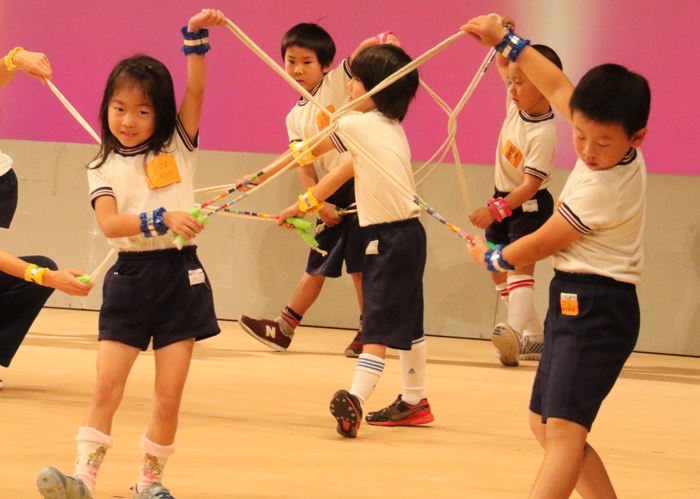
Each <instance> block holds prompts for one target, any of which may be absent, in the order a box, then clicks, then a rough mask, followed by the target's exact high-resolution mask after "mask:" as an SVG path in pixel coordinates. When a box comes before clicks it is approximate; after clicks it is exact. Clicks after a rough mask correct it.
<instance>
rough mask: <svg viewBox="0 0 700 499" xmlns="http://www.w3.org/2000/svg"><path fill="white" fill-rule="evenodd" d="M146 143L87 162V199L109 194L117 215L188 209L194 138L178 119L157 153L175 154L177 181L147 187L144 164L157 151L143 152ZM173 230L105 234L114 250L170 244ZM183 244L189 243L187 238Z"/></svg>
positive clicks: (191, 195)
mask: <svg viewBox="0 0 700 499" xmlns="http://www.w3.org/2000/svg"><path fill="white" fill-rule="evenodd" d="M147 148H148V144H147V143H144V144H141V145H139V146H136V147H133V148H121V149H119V150H117V151H113V152H111V153H110V154H109V157H108V158H107V161H105V163H104V164H103V165H102V166H100V167H99V168H94V166H95V165H96V164H97V163H98V161H97V160H96V161H94V162H93V163H91V164H90V165H89V166H88V184H89V186H90V199H91V202H92V204H93V207H94V205H95V200H96V199H97V198H99V197H101V196H111V197H113V198H114V199H115V200H116V202H117V212H118V213H119V214H120V215H139V214H141V213H144V212H149V211H153V210H156V209H158V208H160V207H163V208H165V209H166V210H167V211H184V212H189V211H190V210H191V209H192V208H193V207H194V175H195V169H196V164H197V140H195V141H194V142H192V141H190V139H189V137H188V136H187V132H186V131H185V129H184V128H183V126H182V124H181V123H180V120H179V119H178V120H177V125H176V132H175V134H173V137H172V140H171V142H170V144H169V145H166V147H165V149H164V151H162V152H161V153H160V154H171V155H173V156H174V158H175V163H176V165H177V169H178V172H179V174H180V178H181V181H180V182H177V183H174V184H171V185H168V186H167V187H162V188H160V189H149V187H148V178H147V175H146V164H147V163H149V162H150V161H151V160H153V159H154V158H155V157H156V156H158V155H159V154H154V153H153V152H150V153H148V154H145V150H146V149H147ZM173 237H174V236H173V234H172V232H171V231H168V233H167V234H165V235H163V236H157V237H150V238H146V237H145V236H144V235H143V234H139V235H136V236H130V237H117V238H109V239H108V242H109V245H110V246H112V248H114V249H116V250H118V251H151V250H161V249H167V248H174V247H175V245H174V244H173ZM187 244H191V243H190V242H188V243H187Z"/></svg>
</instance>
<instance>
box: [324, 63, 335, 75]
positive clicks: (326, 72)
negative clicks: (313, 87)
mask: <svg viewBox="0 0 700 499" xmlns="http://www.w3.org/2000/svg"><path fill="white" fill-rule="evenodd" d="M332 65H333V62H332V61H331V63H330V64H328V65H326V66H321V72H322V73H323V74H324V75H325V74H328V71H330V70H331V66H332Z"/></svg>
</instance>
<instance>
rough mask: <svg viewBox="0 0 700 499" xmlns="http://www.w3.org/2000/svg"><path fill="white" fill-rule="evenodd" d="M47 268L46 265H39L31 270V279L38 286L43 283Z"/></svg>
mask: <svg viewBox="0 0 700 499" xmlns="http://www.w3.org/2000/svg"><path fill="white" fill-rule="evenodd" d="M47 270H49V269H47V268H46V267H41V268H37V269H34V270H32V281H34V282H35V283H37V284H38V285H39V286H43V285H44V274H46V271H47Z"/></svg>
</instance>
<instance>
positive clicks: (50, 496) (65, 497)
mask: <svg viewBox="0 0 700 499" xmlns="http://www.w3.org/2000/svg"><path fill="white" fill-rule="evenodd" d="M36 486H37V488H38V489H39V493H40V494H41V495H42V496H44V499H90V492H88V489H87V487H86V486H85V484H84V483H83V481H82V480H81V479H80V478H75V477H72V476H66V475H64V474H63V473H61V472H60V471H58V470H57V469H56V468H52V467H50V466H47V467H46V468H44V469H42V470H41V471H40V472H39V476H37V478H36Z"/></svg>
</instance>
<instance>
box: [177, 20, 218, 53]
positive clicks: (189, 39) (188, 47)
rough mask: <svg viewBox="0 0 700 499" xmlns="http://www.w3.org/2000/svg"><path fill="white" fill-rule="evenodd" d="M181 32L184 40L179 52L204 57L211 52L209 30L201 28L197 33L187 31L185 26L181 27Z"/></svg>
mask: <svg viewBox="0 0 700 499" xmlns="http://www.w3.org/2000/svg"><path fill="white" fill-rule="evenodd" d="M181 31H182V36H183V38H184V39H185V46H184V47H182V49H181V50H182V51H183V52H184V53H185V55H190V54H198V55H204V54H206V53H207V52H209V51H210V50H211V45H209V30H208V29H207V28H202V29H200V30H199V31H187V26H183V28H182V30H181Z"/></svg>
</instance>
